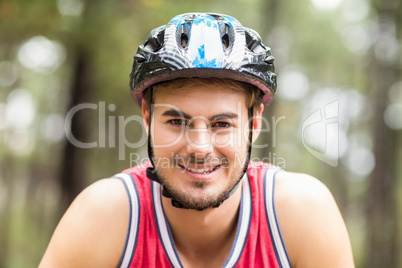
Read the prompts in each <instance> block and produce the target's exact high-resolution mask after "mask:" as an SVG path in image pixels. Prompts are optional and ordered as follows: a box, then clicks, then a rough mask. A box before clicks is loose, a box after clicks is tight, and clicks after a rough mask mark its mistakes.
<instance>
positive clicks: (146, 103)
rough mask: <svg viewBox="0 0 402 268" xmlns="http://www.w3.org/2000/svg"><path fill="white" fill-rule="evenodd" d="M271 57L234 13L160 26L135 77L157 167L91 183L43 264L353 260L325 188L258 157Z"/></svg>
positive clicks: (336, 263) (335, 263) (349, 263)
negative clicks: (253, 158) (253, 155)
mask: <svg viewBox="0 0 402 268" xmlns="http://www.w3.org/2000/svg"><path fill="white" fill-rule="evenodd" d="M273 60H274V58H273V57H272V55H271V52H270V50H269V48H267V47H265V46H264V44H263V43H262V41H261V38H260V37H259V36H258V34H257V33H256V32H254V31H253V30H250V29H247V28H245V27H243V26H242V25H241V24H240V23H239V22H238V21H237V20H235V19H234V18H232V17H230V16H226V15H220V14H203V13H191V14H183V15H179V16H176V17H175V18H173V19H172V20H171V21H170V22H169V23H168V24H167V25H165V26H162V27H159V28H157V29H155V30H153V31H152V32H151V34H150V35H149V37H148V39H147V40H146V42H145V44H144V45H143V46H140V47H139V49H138V52H137V54H136V55H135V57H134V65H133V71H132V74H131V76H130V77H131V82H130V86H131V89H132V94H133V96H134V98H135V99H136V101H137V102H138V103H139V104H140V105H141V106H142V115H143V118H144V125H145V127H146V129H147V131H148V153H149V157H150V160H151V163H146V164H145V165H142V166H137V167H133V168H130V169H128V170H126V171H124V172H123V173H120V174H117V175H116V176H115V177H114V178H109V179H105V180H101V181H98V182H96V183H94V184H93V185H91V186H89V187H88V188H87V189H86V190H84V191H83V192H82V193H81V194H80V195H79V196H78V197H77V198H76V200H75V201H74V202H73V204H72V205H71V207H70V208H69V209H68V211H67V212H66V214H65V215H64V217H63V218H62V220H61V221H60V223H59V225H58V227H57V229H56V231H55V233H54V235H53V237H52V239H51V241H50V244H49V247H48V249H47V251H46V253H45V255H44V257H43V260H42V262H41V264H40V267H115V266H119V267H222V266H223V267H234V266H238V267H308V268H310V267H342V268H344V267H353V266H354V265H353V258H352V252H351V247H350V242H349V238H348V234H347V230H346V228H345V225H344V222H343V220H342V216H341V215H340V212H339V210H338V208H337V205H336V203H335V201H334V200H333V198H332V195H331V194H330V192H329V191H328V190H327V188H326V187H325V186H324V185H323V184H321V183H320V182H319V181H318V180H316V179H315V178H312V177H310V176H308V175H304V174H296V173H289V172H285V171H283V170H281V169H278V168H276V167H274V166H272V165H270V164H266V163H256V162H250V161H249V159H250V152H251V147H252V146H251V145H252V143H253V142H254V141H255V140H256V139H257V137H258V135H259V133H260V128H261V115H262V112H263V110H264V108H265V107H266V106H267V105H268V104H269V103H270V101H271V99H272V97H273V94H274V92H275V90H276V76H275V74H274V66H273Z"/></svg>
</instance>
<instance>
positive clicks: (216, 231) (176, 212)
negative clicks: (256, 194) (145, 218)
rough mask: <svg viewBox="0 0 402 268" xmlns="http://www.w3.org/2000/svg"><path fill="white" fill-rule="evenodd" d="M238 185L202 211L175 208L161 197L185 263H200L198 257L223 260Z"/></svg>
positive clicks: (237, 201)
mask: <svg viewBox="0 0 402 268" xmlns="http://www.w3.org/2000/svg"><path fill="white" fill-rule="evenodd" d="M241 188H242V187H241V186H240V187H238V189H237V190H236V192H235V193H233V195H232V196H231V197H230V198H228V199H227V200H226V201H225V202H223V203H222V205H220V206H219V207H218V208H209V209H206V210H203V211H196V210H190V209H180V208H175V207H173V206H172V205H171V202H170V199H169V198H166V197H163V199H162V202H163V207H164V210H165V214H166V217H167V219H168V221H169V224H170V228H171V231H172V234H173V238H174V241H175V245H176V248H177V250H178V251H179V255H180V258H181V260H182V262H184V263H186V264H187V265H185V266H186V267H188V266H193V265H191V263H197V264H200V260H201V262H202V261H205V260H208V261H209V262H211V261H213V262H215V263H219V264H220V266H222V265H223V264H224V262H225V260H226V258H227V256H228V255H229V253H230V249H231V247H232V244H233V240H234V237H235V235H236V228H237V222H238V214H239V208H240V200H241Z"/></svg>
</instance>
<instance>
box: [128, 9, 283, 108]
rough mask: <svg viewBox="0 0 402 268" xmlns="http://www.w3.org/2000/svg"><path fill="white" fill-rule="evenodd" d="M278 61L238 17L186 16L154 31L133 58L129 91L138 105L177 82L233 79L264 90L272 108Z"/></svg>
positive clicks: (215, 15)
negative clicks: (159, 87) (162, 85)
mask: <svg viewBox="0 0 402 268" xmlns="http://www.w3.org/2000/svg"><path fill="white" fill-rule="evenodd" d="M273 62H274V57H273V56H272V55H271V50H270V48H268V47H266V46H265V45H264V44H263V42H262V40H261V37H260V36H259V35H258V33H257V32H255V31H254V30H251V29H249V28H246V27H243V26H242V25H241V24H240V22H239V21H237V20H236V19H235V18H233V17H230V16H227V15H222V14H213V13H187V14H182V15H178V16H176V17H174V18H173V19H172V20H170V22H169V23H168V24H166V25H164V26H161V27H158V28H156V29H154V30H152V31H151V33H150V34H149V36H148V38H147V39H146V41H145V43H144V44H143V45H141V46H140V47H139V48H138V51H137V54H136V55H135V56H134V63H133V69H132V72H131V74H130V89H131V91H132V95H133V97H134V98H135V100H136V101H137V103H138V104H139V105H141V100H142V98H143V94H142V92H143V91H144V90H145V89H147V88H148V87H149V86H151V85H153V84H155V83H159V82H164V81H169V80H173V79H176V78H193V77H199V78H210V77H217V78H230V79H233V80H237V81H241V82H246V83H249V84H252V85H254V86H256V87H258V88H260V89H261V91H262V92H263V93H264V94H263V97H262V103H263V104H264V107H267V106H268V105H269V103H270V102H271V100H272V98H273V95H274V93H275V91H276V75H275V73H274V64H273Z"/></svg>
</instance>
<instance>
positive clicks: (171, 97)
mask: <svg viewBox="0 0 402 268" xmlns="http://www.w3.org/2000/svg"><path fill="white" fill-rule="evenodd" d="M143 113H144V114H143V115H144V119H145V121H146V122H147V121H148V120H147V118H149V113H148V112H147V111H146V110H143ZM148 122H149V121H148ZM151 122H152V125H151V137H152V147H153V153H154V164H155V167H156V170H157V173H158V175H159V177H160V178H161V180H162V181H163V184H164V185H165V187H166V188H167V190H168V191H169V192H170V193H171V194H172V195H173V197H174V198H175V199H176V200H178V201H179V202H181V203H182V204H183V205H185V206H187V207H189V208H192V209H205V208H208V207H212V206H214V205H216V204H217V203H219V202H221V201H223V200H224V199H225V197H226V196H227V194H228V193H229V192H230V191H231V190H232V189H233V187H234V186H235V185H236V184H237V183H238V181H239V179H240V177H241V175H242V172H243V170H244V166H245V163H246V160H247V154H248V142H249V118H248V110H247V108H246V104H245V95H244V94H243V93H242V92H241V91H234V90H232V89H229V88H227V87H226V86H224V85H220V86H201V85H200V86H191V87H189V86H184V87H182V88H180V89H174V90H163V89H161V90H158V91H157V92H155V94H154V110H153V118H152V121H151Z"/></svg>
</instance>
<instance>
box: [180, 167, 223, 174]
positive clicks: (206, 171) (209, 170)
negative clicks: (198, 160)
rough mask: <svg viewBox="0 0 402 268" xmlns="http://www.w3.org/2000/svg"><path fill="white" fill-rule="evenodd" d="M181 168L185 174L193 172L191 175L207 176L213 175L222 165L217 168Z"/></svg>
mask: <svg viewBox="0 0 402 268" xmlns="http://www.w3.org/2000/svg"><path fill="white" fill-rule="evenodd" d="M179 167H180V168H182V169H183V171H184V172H191V173H195V174H200V175H206V174H211V173H212V172H214V171H215V170H217V169H218V168H219V167H220V165H217V166H208V167H206V166H204V167H202V168H197V167H189V166H187V167H185V166H183V165H180V164H179Z"/></svg>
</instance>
